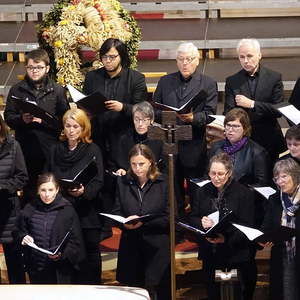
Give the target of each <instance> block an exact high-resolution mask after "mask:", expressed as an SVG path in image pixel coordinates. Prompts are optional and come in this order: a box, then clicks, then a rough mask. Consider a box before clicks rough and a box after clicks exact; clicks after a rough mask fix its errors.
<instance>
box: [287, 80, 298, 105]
mask: <svg viewBox="0 0 300 300" xmlns="http://www.w3.org/2000/svg"><path fill="white" fill-rule="evenodd" d="M289 102H290V103H291V104H293V105H294V106H295V107H296V108H297V109H300V77H299V78H298V79H297V81H296V84H295V86H294V89H293V92H292V94H291V97H290V99H289Z"/></svg>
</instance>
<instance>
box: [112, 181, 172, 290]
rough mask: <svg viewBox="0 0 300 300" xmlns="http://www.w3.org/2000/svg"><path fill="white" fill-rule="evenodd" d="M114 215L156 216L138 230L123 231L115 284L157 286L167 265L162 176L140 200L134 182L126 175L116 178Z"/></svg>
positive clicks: (147, 187) (165, 193)
mask: <svg viewBox="0 0 300 300" xmlns="http://www.w3.org/2000/svg"><path fill="white" fill-rule="evenodd" d="M116 193H117V196H116V203H115V207H114V210H113V212H112V213H113V214H117V215H121V216H123V217H128V216H131V215H144V214H157V215H159V216H157V217H155V218H153V219H152V220H149V221H147V222H145V223H144V224H143V225H142V226H141V227H140V228H138V229H135V230H127V229H125V228H123V231H122V236H121V241H120V246H119V253H118V268H117V280H119V281H120V282H121V283H125V284H129V285H137V284H138V285H140V284H141V285H144V286H155V285H158V284H159V282H160V280H161V279H162V276H163V273H164V272H165V271H166V269H167V267H168V266H169V263H170V253H169V248H170V247H169V243H170V242H169V216H168V187H167V179H166V177H164V176H163V175H161V176H159V177H158V178H157V179H156V180H155V181H148V183H147V184H146V185H145V187H144V188H143V191H142V195H143V196H142V201H141V199H140V197H139V193H138V186H137V184H136V182H135V180H134V179H133V178H131V177H129V176H128V175H126V176H123V177H120V178H118V182H117V192H116Z"/></svg>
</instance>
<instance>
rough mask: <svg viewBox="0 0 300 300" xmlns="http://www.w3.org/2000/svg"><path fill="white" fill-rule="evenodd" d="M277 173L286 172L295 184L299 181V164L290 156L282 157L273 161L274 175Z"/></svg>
mask: <svg viewBox="0 0 300 300" xmlns="http://www.w3.org/2000/svg"><path fill="white" fill-rule="evenodd" d="M279 173H286V174H288V175H290V176H291V177H292V179H293V182H294V183H295V185H298V184H299V183H300V166H299V164H298V163H297V162H296V161H295V160H294V159H292V158H287V159H282V160H279V161H277V162H276V163H275V165H274V168H273V175H274V177H276V176H278V175H279Z"/></svg>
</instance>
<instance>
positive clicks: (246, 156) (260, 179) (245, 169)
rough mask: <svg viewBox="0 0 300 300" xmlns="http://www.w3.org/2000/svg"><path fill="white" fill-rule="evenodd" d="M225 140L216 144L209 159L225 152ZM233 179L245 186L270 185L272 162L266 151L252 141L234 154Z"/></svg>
mask: <svg viewBox="0 0 300 300" xmlns="http://www.w3.org/2000/svg"><path fill="white" fill-rule="evenodd" d="M224 144H225V140H221V141H218V142H215V143H214V144H213V145H212V147H211V149H210V152H209V158H211V157H212V156H214V155H215V154H218V153H220V152H222V151H223V147H224ZM233 178H234V179H235V180H236V181H238V182H240V183H242V184H245V185H251V186H267V185H269V184H270V178H271V175H270V162H269V156H268V153H267V152H266V150H265V149H264V148H263V147H261V146H260V145H258V144H257V143H255V142H254V141H252V140H251V139H249V140H248V142H247V143H246V144H245V145H244V146H243V147H242V148H241V149H240V150H239V151H237V152H236V153H235V154H234V164H233Z"/></svg>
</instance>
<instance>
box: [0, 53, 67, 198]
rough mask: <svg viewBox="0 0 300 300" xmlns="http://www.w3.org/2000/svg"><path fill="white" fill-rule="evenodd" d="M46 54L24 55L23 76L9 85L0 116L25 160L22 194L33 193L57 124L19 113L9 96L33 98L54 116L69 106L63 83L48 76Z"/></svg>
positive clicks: (31, 100)
mask: <svg viewBox="0 0 300 300" xmlns="http://www.w3.org/2000/svg"><path fill="white" fill-rule="evenodd" d="M49 63H50V61H49V56H48V54H47V52H46V51H45V50H43V49H36V50H33V51H31V52H29V53H28V54H27V55H26V75H25V79H24V80H22V81H20V82H18V83H17V84H16V85H14V86H12V87H11V89H10V91H9V93H8V96H7V100H6V106H5V110H4V118H5V121H6V123H7V125H8V126H9V127H10V128H12V129H13V130H14V131H15V136H16V140H17V141H18V142H19V143H20V146H21V148H22V151H23V154H24V158H25V161H26V165H27V169H28V175H29V182H28V185H27V186H26V187H25V189H24V196H25V198H28V199H31V198H32V196H33V195H34V194H35V192H36V191H35V184H36V180H37V176H38V175H39V174H41V173H42V171H43V167H44V164H45V160H46V156H47V154H48V151H49V148H50V147H51V145H53V144H54V143H56V142H57V141H58V136H59V134H60V131H61V128H53V127H51V126H50V125H49V124H47V123H45V121H43V120H41V119H39V118H36V117H35V116H33V115H31V114H29V113H23V112H22V111H20V110H19V109H18V108H17V107H15V105H14V104H13V99H14V98H15V99H16V98H19V99H23V100H25V101H30V102H35V103H36V104H37V105H38V106H39V107H41V108H43V109H44V110H46V111H47V112H49V113H50V114H52V115H54V116H56V117H57V118H58V119H60V118H61V117H62V115H63V114H64V113H65V111H66V110H67V109H68V108H69V106H68V103H67V98H66V93H65V90H64V88H63V87H61V86H60V85H58V84H56V83H55V82H54V81H52V80H51V79H50V78H49V77H48V72H49V69H50V66H49Z"/></svg>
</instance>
